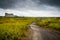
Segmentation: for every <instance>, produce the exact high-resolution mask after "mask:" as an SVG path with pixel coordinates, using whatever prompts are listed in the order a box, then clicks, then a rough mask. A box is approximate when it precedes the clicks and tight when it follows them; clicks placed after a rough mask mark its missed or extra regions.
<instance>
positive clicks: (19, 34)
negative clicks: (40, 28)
mask: <svg viewBox="0 0 60 40" xmlns="http://www.w3.org/2000/svg"><path fill="white" fill-rule="evenodd" d="M34 21H36V18H6V17H4V18H0V40H26V32H27V30H28V28H29V25H30V24H31V23H33V22H34Z"/></svg>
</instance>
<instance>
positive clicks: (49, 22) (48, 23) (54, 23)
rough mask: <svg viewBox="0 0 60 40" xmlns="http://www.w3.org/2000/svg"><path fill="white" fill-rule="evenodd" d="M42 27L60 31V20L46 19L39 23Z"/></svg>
mask: <svg viewBox="0 0 60 40" xmlns="http://www.w3.org/2000/svg"><path fill="white" fill-rule="evenodd" d="M38 25H39V26H40V27H46V28H50V29H55V30H58V31H60V18H45V19H43V20H40V22H38Z"/></svg>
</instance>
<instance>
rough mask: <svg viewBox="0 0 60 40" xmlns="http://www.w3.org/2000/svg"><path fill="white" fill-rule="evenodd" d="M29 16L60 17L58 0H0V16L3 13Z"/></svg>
mask: <svg viewBox="0 0 60 40" xmlns="http://www.w3.org/2000/svg"><path fill="white" fill-rule="evenodd" d="M6 12H7V13H13V14H14V15H18V16H30V17H60V0H0V16H3V15H4V14H5V13H6Z"/></svg>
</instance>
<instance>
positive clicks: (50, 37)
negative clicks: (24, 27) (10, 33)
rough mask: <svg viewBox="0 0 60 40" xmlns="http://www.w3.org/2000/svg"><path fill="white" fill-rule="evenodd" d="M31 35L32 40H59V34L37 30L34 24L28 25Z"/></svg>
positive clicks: (41, 29) (42, 29)
mask: <svg viewBox="0 0 60 40" xmlns="http://www.w3.org/2000/svg"><path fill="white" fill-rule="evenodd" d="M30 28H31V30H32V31H33V33H32V38H31V39H32V40H60V33H58V32H54V31H51V30H47V29H44V28H39V27H38V26H36V25H35V24H34V23H33V24H31V25H30Z"/></svg>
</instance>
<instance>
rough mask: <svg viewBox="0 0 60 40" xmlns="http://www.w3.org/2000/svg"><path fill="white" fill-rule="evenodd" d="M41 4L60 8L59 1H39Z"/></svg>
mask: <svg viewBox="0 0 60 40" xmlns="http://www.w3.org/2000/svg"><path fill="white" fill-rule="evenodd" d="M40 2H41V3H42V4H47V5H51V6H57V7H60V0H40Z"/></svg>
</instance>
